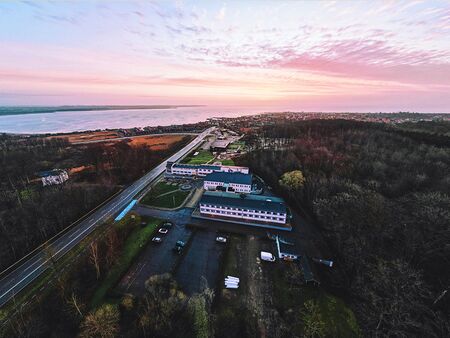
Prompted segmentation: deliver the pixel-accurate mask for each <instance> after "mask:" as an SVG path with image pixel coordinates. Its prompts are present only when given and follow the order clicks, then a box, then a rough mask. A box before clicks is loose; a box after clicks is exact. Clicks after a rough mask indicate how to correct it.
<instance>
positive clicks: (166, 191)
mask: <svg viewBox="0 0 450 338" xmlns="http://www.w3.org/2000/svg"><path fill="white" fill-rule="evenodd" d="M188 195H189V191H181V190H179V189H178V186H177V185H171V184H167V183H166V182H163V181H160V182H158V183H157V184H156V185H155V186H154V187H153V188H152V190H150V191H149V192H148V194H147V195H145V196H144V198H143V199H142V200H141V203H142V204H145V205H148V206H151V207H157V208H169V209H173V208H176V207H179V206H180V205H181V204H182V203H183V202H184V200H185V199H186V197H187V196H188Z"/></svg>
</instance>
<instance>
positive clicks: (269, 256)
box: [261, 251, 275, 262]
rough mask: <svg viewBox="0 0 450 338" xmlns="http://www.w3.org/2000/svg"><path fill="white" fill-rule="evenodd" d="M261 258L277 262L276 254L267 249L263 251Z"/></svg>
mask: <svg viewBox="0 0 450 338" xmlns="http://www.w3.org/2000/svg"><path fill="white" fill-rule="evenodd" d="M261 259H262V260H263V261H266V262H275V256H274V255H272V254H271V253H270V252H266V251H261Z"/></svg>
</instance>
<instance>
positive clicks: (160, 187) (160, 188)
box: [144, 181, 178, 198]
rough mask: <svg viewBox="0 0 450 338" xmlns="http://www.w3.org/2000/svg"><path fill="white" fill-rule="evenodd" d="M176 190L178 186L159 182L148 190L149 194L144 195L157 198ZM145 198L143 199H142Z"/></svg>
mask: <svg viewBox="0 0 450 338" xmlns="http://www.w3.org/2000/svg"><path fill="white" fill-rule="evenodd" d="M175 190H178V186H176V185H171V184H167V183H166V182H164V181H159V182H158V183H157V184H156V185H155V186H153V188H152V189H151V190H150V192H149V193H148V194H147V195H146V196H149V195H152V196H159V195H161V194H165V193H167V192H170V191H175ZM144 198H145V197H144Z"/></svg>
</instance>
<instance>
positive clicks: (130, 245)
mask: <svg viewBox="0 0 450 338" xmlns="http://www.w3.org/2000/svg"><path fill="white" fill-rule="evenodd" d="M160 223H161V220H159V219H156V218H151V219H149V220H148V221H147V226H145V227H139V228H135V229H134V230H133V232H132V233H131V234H130V235H129V236H128V238H127V240H126V242H125V244H124V246H123V248H122V252H121V254H120V257H119V258H118V260H117V262H116V264H115V265H114V266H113V267H112V268H111V269H110V270H109V272H108V274H107V275H106V277H105V279H104V280H103V282H102V283H101V285H100V286H99V287H98V289H97V290H96V291H95V293H94V296H93V297H92V302H91V304H92V307H96V306H99V305H100V304H102V303H103V301H104V299H105V296H106V295H107V293H108V291H109V290H111V289H112V288H113V287H114V286H115V285H116V284H117V283H118V282H119V280H120V278H122V276H123V275H124V274H125V273H126V272H127V271H128V269H129V268H130V266H131V264H132V263H133V261H134V259H135V258H136V257H137V256H138V255H139V253H140V252H141V251H142V249H144V247H145V245H146V244H147V242H148V241H150V239H151V238H152V235H153V232H154V231H155V229H156V228H157V227H158V225H159V224H160Z"/></svg>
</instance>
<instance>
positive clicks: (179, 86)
mask: <svg viewBox="0 0 450 338" xmlns="http://www.w3.org/2000/svg"><path fill="white" fill-rule="evenodd" d="M61 104H206V105H230V104H233V105H234V104H235V105H256V106H267V107H272V108H276V107H280V108H285V107H289V108H291V109H297V110H305V111H311V110H314V111H319V110H324V111H398V110H411V111H424V112H449V111H450V2H449V1H420V0H419V1H414V0H411V1H329V2H327V1H263V0H259V1H226V2H221V1H173V2H172V1H161V2H157V1H134V2H111V1H96V2H94V1H77V2H75V1H73V2H67V1H64V2H62V1H53V2H44V1H22V2H19V1H1V2H0V105H61Z"/></svg>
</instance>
